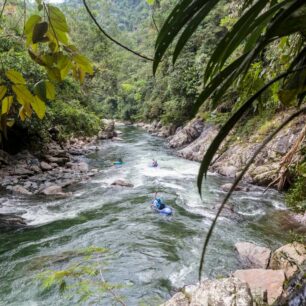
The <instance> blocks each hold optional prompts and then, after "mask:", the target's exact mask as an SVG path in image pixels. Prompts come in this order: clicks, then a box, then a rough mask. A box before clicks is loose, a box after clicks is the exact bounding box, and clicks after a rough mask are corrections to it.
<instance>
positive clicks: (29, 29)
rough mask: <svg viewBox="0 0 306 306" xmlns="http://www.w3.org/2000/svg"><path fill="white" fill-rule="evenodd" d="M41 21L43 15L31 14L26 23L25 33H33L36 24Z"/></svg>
mask: <svg viewBox="0 0 306 306" xmlns="http://www.w3.org/2000/svg"><path fill="white" fill-rule="evenodd" d="M40 21H41V17H40V16H39V15H32V16H30V17H29V19H28V20H27V22H26V24H25V27H24V33H25V34H31V35H32V32H33V29H34V26H35V25H36V24H37V23H38V22H40Z"/></svg>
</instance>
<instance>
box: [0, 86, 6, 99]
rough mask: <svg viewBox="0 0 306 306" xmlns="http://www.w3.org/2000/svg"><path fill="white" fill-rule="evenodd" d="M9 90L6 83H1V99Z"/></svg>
mask: <svg viewBox="0 0 306 306" xmlns="http://www.w3.org/2000/svg"><path fill="white" fill-rule="evenodd" d="M6 92H7V87H6V86H4V85H0V100H1V99H2V98H3V97H4V96H5V94H6Z"/></svg>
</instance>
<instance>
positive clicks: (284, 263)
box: [162, 242, 306, 306]
mask: <svg viewBox="0 0 306 306" xmlns="http://www.w3.org/2000/svg"><path fill="white" fill-rule="evenodd" d="M235 249H236V252H237V256H238V257H239V259H240V262H241V267H242V268H243V269H240V270H237V271H235V272H234V273H232V275H230V276H229V277H227V278H221V279H217V280H209V279H206V280H204V281H202V282H201V283H198V284H196V285H189V286H185V287H184V288H182V289H181V290H180V291H179V292H178V293H176V294H175V295H174V296H173V297H172V298H171V299H170V300H169V301H167V302H166V303H164V304H163V305H162V306H197V305H201V306H219V305H222V306H233V305H235V306H253V305H272V304H273V305H291V306H302V305H305V301H306V278H305V262H306V251H305V245H303V244H300V243H297V242H294V243H291V244H287V245H285V246H282V247H281V248H279V249H277V250H275V251H274V252H272V251H271V250H270V249H269V248H266V247H262V246H257V245H255V244H253V243H248V242H238V243H236V245H235Z"/></svg>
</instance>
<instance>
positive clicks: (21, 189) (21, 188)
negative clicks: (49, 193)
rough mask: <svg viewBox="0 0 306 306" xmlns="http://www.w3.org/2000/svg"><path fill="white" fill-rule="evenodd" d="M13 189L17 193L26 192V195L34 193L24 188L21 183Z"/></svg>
mask: <svg viewBox="0 0 306 306" xmlns="http://www.w3.org/2000/svg"><path fill="white" fill-rule="evenodd" d="M11 190H12V191H13V192H15V193H20V194H24V195H31V194H32V193H31V192H30V191H29V190H27V189H26V188H24V187H22V186H20V185H16V186H13V187H12V189H11Z"/></svg>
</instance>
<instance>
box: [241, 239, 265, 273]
mask: <svg viewBox="0 0 306 306" xmlns="http://www.w3.org/2000/svg"><path fill="white" fill-rule="evenodd" d="M235 249H236V251H237V252H238V255H239V259H240V261H241V263H242V264H243V266H244V267H247V268H262V269H266V268H267V267H268V264H269V260H270V256H271V250H270V249H268V248H266V247H261V246H258V245H256V244H253V243H250V242H237V243H236V244H235Z"/></svg>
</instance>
